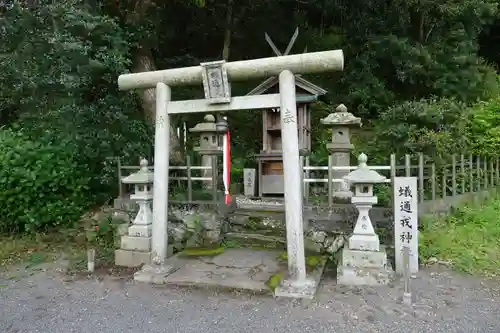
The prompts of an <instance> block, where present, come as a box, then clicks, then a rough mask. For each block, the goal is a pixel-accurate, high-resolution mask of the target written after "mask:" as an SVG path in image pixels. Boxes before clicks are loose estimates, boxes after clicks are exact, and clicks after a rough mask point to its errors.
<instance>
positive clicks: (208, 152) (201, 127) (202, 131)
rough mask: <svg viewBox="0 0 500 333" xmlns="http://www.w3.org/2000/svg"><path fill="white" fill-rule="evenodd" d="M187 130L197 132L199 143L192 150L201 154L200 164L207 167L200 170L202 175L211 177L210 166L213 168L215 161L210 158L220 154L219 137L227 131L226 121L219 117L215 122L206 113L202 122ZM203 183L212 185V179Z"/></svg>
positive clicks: (212, 117) (211, 116) (208, 185)
mask: <svg viewBox="0 0 500 333" xmlns="http://www.w3.org/2000/svg"><path fill="white" fill-rule="evenodd" d="M189 131H190V132H191V133H198V135H199V136H200V138H199V144H198V146H197V147H194V150H195V151H197V152H198V153H200V155H201V166H203V167H207V169H204V170H202V177H203V178H210V179H212V177H213V175H212V168H215V167H216V165H217V164H216V163H212V159H214V160H215V161H217V160H216V159H215V157H214V156H217V155H221V154H222V145H221V144H220V143H221V141H222V140H221V139H220V135H221V133H225V132H226V131H227V121H225V119H219V121H218V122H217V123H216V122H215V117H214V116H213V115H211V114H207V115H206V116H205V118H204V122H203V123H199V124H197V125H196V126H195V127H193V128H191V129H189ZM222 131H223V132H222ZM212 164H213V165H212ZM208 168H210V169H208ZM203 183H204V184H205V187H211V186H212V180H206V181H204V182H203Z"/></svg>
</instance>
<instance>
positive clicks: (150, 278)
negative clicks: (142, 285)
mask: <svg viewBox="0 0 500 333" xmlns="http://www.w3.org/2000/svg"><path fill="white" fill-rule="evenodd" d="M176 270H177V268H175V267H174V266H171V265H168V264H165V265H161V266H156V265H144V266H143V267H142V269H141V270H140V271H139V272H136V273H135V274H134V280H135V281H137V282H146V283H151V284H165V279H166V278H167V276H168V275H170V274H171V273H173V272H175V271H176Z"/></svg>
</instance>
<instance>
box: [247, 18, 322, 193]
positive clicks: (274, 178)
mask: <svg viewBox="0 0 500 333" xmlns="http://www.w3.org/2000/svg"><path fill="white" fill-rule="evenodd" d="M298 35H299V28H297V29H295V32H294V33H293V35H292V38H291V39H290V41H289V43H288V46H287V47H286V50H285V51H284V52H283V53H281V52H280V50H278V48H277V47H276V45H275V44H274V43H273V41H272V40H271V38H270V37H269V35H268V34H267V33H266V34H265V39H266V42H267V43H268V44H269V46H270V47H271V49H272V50H273V52H274V54H275V55H276V56H278V57H280V56H284V55H288V54H289V53H290V51H291V50H292V47H293V45H294V44H295V41H296V40H297V37H298ZM305 52H307V50H304V53H305ZM295 87H296V90H295V93H296V98H297V126H298V133H297V135H298V136H299V149H300V151H301V154H302V155H307V154H308V153H309V152H310V151H311V110H310V107H309V105H310V104H311V103H312V102H314V101H316V100H318V98H319V97H320V96H323V95H325V94H326V93H327V91H326V90H324V89H323V88H321V87H318V86H317V85H315V84H313V83H311V82H309V81H307V80H306V79H304V78H303V77H302V76H300V75H295ZM277 93H279V80H278V78H277V77H270V78H268V79H267V80H265V81H264V82H262V83H261V84H259V85H258V86H257V87H255V88H254V89H253V90H252V91H250V92H249V93H248V94H247V95H263V94H277ZM262 127H263V128H262V150H261V151H260V153H259V154H256V155H255V158H256V160H257V163H258V171H257V179H258V180H257V183H258V189H259V190H258V191H259V197H262V196H265V195H267V196H282V195H283V194H284V179H283V158H282V150H281V142H282V138H281V120H280V110H279V108H277V109H267V110H262ZM284 140H286V138H284Z"/></svg>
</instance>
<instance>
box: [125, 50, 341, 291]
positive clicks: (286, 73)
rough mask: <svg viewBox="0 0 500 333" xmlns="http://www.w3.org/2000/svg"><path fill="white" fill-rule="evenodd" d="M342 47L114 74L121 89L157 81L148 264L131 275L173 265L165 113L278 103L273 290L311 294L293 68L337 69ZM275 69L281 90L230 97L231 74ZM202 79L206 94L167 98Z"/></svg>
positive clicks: (157, 275)
mask: <svg viewBox="0 0 500 333" xmlns="http://www.w3.org/2000/svg"><path fill="white" fill-rule="evenodd" d="M343 67H344V55H343V52H342V50H333V51H325V52H315V53H305V54H298V55H290V56H282V57H271V58H262V59H255V60H245V61H236V62H225V61H215V62H211V63H204V64H201V65H200V66H193V67H185V68H175V69H167V70H160V71H153V72H143V73H136V74H124V75H120V77H119V78H118V86H119V88H120V90H131V89H147V88H155V87H156V123H155V150H154V154H155V156H154V161H155V165H154V192H153V230H152V233H153V235H152V263H153V264H152V265H151V266H148V267H144V268H143V270H142V271H141V272H138V273H136V275H135V279H136V280H140V281H147V282H153V283H163V281H164V279H165V276H166V275H168V274H170V272H171V271H172V270H173V267H170V266H168V265H167V264H166V263H165V259H166V249H167V239H168V238H167V230H166V228H167V205H168V173H169V170H168V167H169V161H168V159H169V131H170V126H169V116H170V115H171V114H180V113H192V112H220V111H234V110H251V109H265V108H277V107H280V108H281V135H282V137H286V138H287V140H284V141H283V146H282V149H283V168H284V170H283V171H284V180H285V215H286V230H287V253H288V276H287V278H286V279H285V281H284V282H283V283H282V285H281V286H280V287H278V288H277V293H278V291H279V294H280V295H281V296H289V297H299V298H302V297H310V296H311V295H310V294H311V293H314V292H315V290H316V288H315V287H316V286H315V284H314V282H313V281H311V280H309V279H307V277H306V265H305V254H304V236H303V219H302V215H303V207H302V197H301V181H300V179H301V170H300V166H299V145H298V136H297V131H298V130H297V108H296V96H295V76H294V73H295V74H308V73H320V72H328V71H341V70H343ZM276 75H279V82H280V83H279V87H280V93H279V94H269V95H257V96H242V97H231V89H230V86H229V80H234V81H237V80H250V79H256V78H262V77H270V76H276ZM200 83H203V87H204V90H205V97H206V98H205V99H201V100H189V101H171V93H170V87H171V86H181V85H195V84H200Z"/></svg>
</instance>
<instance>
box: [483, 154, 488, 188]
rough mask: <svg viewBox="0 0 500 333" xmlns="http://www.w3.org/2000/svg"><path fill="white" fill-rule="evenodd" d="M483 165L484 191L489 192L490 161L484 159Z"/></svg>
mask: <svg viewBox="0 0 500 333" xmlns="http://www.w3.org/2000/svg"><path fill="white" fill-rule="evenodd" d="M483 165H484V189H485V190H487V189H488V159H487V158H485V159H484V162H483Z"/></svg>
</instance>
